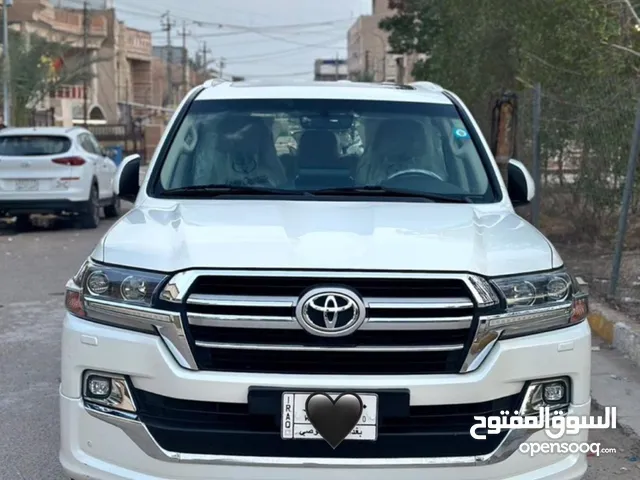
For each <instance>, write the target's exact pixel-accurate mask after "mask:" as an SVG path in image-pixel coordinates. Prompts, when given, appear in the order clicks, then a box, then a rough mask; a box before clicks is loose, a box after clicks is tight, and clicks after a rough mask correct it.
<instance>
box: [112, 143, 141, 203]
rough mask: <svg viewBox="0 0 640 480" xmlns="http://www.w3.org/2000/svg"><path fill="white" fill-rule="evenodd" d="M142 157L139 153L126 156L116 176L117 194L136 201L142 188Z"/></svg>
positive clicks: (130, 200)
mask: <svg viewBox="0 0 640 480" xmlns="http://www.w3.org/2000/svg"><path fill="white" fill-rule="evenodd" d="M141 158H142V157H140V155H138V154H137V153H134V154H133V155H129V156H127V157H125V158H124V159H123V160H122V162H120V165H118V170H116V176H115V178H114V185H115V189H116V194H117V195H118V196H119V197H120V198H122V199H123V200H127V201H128V202H131V203H133V202H135V201H136V197H137V196H138V191H139V190H140V160H141Z"/></svg>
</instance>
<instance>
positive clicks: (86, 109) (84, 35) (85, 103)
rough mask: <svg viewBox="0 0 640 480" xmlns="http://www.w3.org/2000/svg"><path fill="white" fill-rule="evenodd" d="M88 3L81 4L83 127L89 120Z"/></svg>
mask: <svg viewBox="0 0 640 480" xmlns="http://www.w3.org/2000/svg"><path fill="white" fill-rule="evenodd" d="M89 24H90V18H89V3H88V2H87V1H86V0H85V1H84V3H83V4H82V57H83V61H84V66H83V69H84V71H83V74H82V90H83V97H84V98H83V102H82V117H83V119H84V126H85V128H86V126H87V120H88V118H89Z"/></svg>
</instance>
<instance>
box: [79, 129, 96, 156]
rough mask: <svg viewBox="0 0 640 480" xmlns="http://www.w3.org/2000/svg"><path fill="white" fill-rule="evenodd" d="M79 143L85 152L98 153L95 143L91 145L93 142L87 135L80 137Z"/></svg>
mask: <svg viewBox="0 0 640 480" xmlns="http://www.w3.org/2000/svg"><path fill="white" fill-rule="evenodd" d="M78 143H79V144H80V146H81V147H82V149H83V150H84V151H85V152H89V153H97V152H96V151H95V148H94V146H93V143H91V140H90V139H89V135H87V134H86V133H83V134H81V135H79V136H78Z"/></svg>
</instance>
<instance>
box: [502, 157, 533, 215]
mask: <svg viewBox="0 0 640 480" xmlns="http://www.w3.org/2000/svg"><path fill="white" fill-rule="evenodd" d="M507 190H508V192H509V198H510V199H511V203H512V204H513V206H514V207H521V206H524V205H528V204H529V203H530V202H531V200H533V197H534V196H535V194H536V184H535V181H534V180H533V177H532V176H531V174H530V173H529V170H527V167H525V166H524V164H523V163H522V162H520V161H518V160H515V159H513V158H512V159H511V160H509V166H508V169H507Z"/></svg>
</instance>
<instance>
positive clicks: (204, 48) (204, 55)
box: [202, 42, 211, 80]
mask: <svg viewBox="0 0 640 480" xmlns="http://www.w3.org/2000/svg"><path fill="white" fill-rule="evenodd" d="M208 53H211V50H209V49H208V48H207V42H203V43H202V74H203V75H204V77H205V80H206V79H207V77H208V76H209V75H208V73H207V72H208V71H209V66H208V65H207V54H208Z"/></svg>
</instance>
